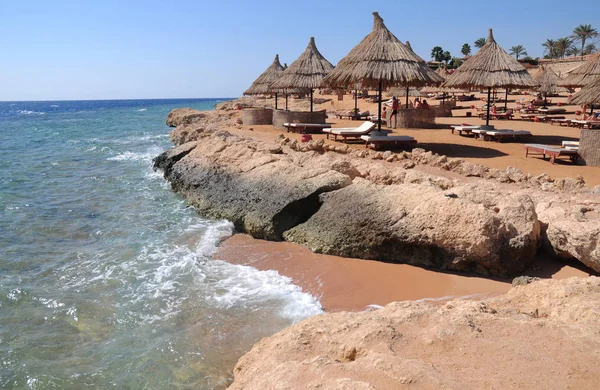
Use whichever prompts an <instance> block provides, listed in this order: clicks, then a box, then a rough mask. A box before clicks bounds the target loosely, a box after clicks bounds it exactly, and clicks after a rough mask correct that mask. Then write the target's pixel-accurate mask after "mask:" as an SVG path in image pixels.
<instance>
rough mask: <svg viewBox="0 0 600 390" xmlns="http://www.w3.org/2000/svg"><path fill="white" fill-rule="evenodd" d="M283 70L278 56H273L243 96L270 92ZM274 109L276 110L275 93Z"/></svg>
mask: <svg viewBox="0 0 600 390" xmlns="http://www.w3.org/2000/svg"><path fill="white" fill-rule="evenodd" d="M283 70H284V68H283V66H281V63H280V62H279V54H275V59H274V60H273V63H272V64H271V65H269V67H268V68H267V69H266V70H265V71H264V72H263V73H262V74H261V75H260V76H258V78H257V79H256V80H254V82H253V83H252V85H251V86H250V88H248V89H247V90H246V91H244V95H264V94H267V93H269V92H272V90H271V84H273V82H274V81H275V80H277V79H278V78H279V77H280V76H281V74H282V73H283ZM275 109H277V91H275Z"/></svg>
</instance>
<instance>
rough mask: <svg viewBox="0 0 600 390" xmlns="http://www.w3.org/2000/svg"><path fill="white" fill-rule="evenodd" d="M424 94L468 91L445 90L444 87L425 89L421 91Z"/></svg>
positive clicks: (465, 91)
mask: <svg viewBox="0 0 600 390" xmlns="http://www.w3.org/2000/svg"><path fill="white" fill-rule="evenodd" d="M421 92H423V93H438V92H446V93H467V92H468V90H466V89H461V88H444V87H425V88H423V89H421Z"/></svg>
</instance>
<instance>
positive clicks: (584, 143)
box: [579, 129, 600, 167]
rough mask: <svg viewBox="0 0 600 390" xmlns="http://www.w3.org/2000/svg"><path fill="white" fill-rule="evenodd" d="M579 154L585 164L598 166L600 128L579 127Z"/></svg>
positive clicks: (599, 161) (599, 162)
mask: <svg viewBox="0 0 600 390" xmlns="http://www.w3.org/2000/svg"><path fill="white" fill-rule="evenodd" d="M579 154H580V155H581V158H582V159H583V161H584V162H585V165H591V166H595V167H598V166H600V130H599V129H581V137H580V138H579Z"/></svg>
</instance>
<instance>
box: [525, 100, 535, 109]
mask: <svg viewBox="0 0 600 390" xmlns="http://www.w3.org/2000/svg"><path fill="white" fill-rule="evenodd" d="M534 109H535V108H534V106H533V100H532V101H530V102H529V104H528V105H527V110H528V111H533V110H534Z"/></svg>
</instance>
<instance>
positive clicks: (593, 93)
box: [569, 77, 600, 114]
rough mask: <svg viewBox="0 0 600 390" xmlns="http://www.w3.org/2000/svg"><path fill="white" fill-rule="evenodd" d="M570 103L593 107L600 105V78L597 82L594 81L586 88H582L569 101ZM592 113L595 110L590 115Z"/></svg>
mask: <svg viewBox="0 0 600 390" xmlns="http://www.w3.org/2000/svg"><path fill="white" fill-rule="evenodd" d="M569 103H572V104H581V105H588V104H589V105H590V106H591V107H593V106H594V105H596V104H600V77H596V80H595V81H592V82H591V83H589V84H587V85H586V86H585V87H583V88H581V90H580V91H579V92H577V93H576V94H575V95H573V96H572V97H571V98H570V99H569ZM592 113H593V108H592V111H591V112H590V114H592Z"/></svg>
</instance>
